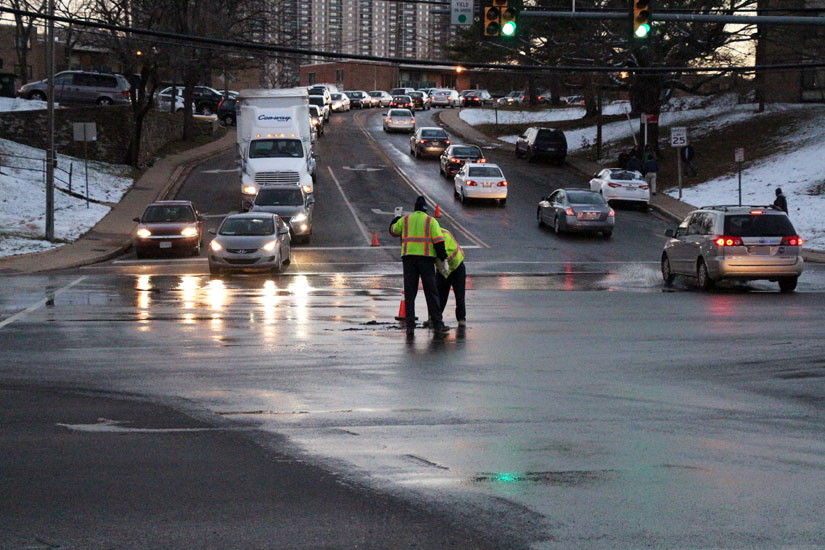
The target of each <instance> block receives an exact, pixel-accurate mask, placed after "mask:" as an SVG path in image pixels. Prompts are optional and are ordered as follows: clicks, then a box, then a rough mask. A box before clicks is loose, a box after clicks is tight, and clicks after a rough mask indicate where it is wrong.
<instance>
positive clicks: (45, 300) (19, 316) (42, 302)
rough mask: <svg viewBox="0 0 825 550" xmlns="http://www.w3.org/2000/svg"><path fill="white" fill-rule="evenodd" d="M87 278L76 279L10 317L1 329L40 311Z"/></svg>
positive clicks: (0, 326)
mask: <svg viewBox="0 0 825 550" xmlns="http://www.w3.org/2000/svg"><path fill="white" fill-rule="evenodd" d="M85 278H86V276H85V275H84V276H83V277H78V278H77V279H75V280H74V281H72V282H71V283H69V284H67V285H66V286H64V287H62V288H59V289H57V290H56V291H55V292H54V294H52V295H51V296H47V297H46V298H43V299H42V300H40V301H39V302H37V303H36V304H32V305H30V306H29V307H27V308H26V309H24V310H23V311H19V312H17V313H15V314H14V315H12V316H11V317H9V318H8V319H6V320H5V321H2V322H0V329H2V328H3V327H5V326H6V325H10V324H12V323H13V322H15V321H17V320H18V319H22V318H23V317H25V316H26V315H28V314H29V313H31V312H32V311H36V310H38V309H40V308H41V307H43V306H45V305H46V304H47V303H49V302H50V301H52V300H54V299H55V298H56V297H57V296H59V295H60V294H63V293H64V292H65V291H67V290H69V289H70V288H72V287H73V286H74V285H76V284H78V283H79V282H81V281H82V280H84V279H85Z"/></svg>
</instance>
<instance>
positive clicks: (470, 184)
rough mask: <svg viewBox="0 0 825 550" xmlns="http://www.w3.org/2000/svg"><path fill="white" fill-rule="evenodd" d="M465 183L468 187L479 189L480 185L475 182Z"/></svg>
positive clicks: (468, 181)
mask: <svg viewBox="0 0 825 550" xmlns="http://www.w3.org/2000/svg"><path fill="white" fill-rule="evenodd" d="M464 183H465V184H466V185H467V187H477V186H478V183H476V182H474V181H473V180H467V181H465V182H464Z"/></svg>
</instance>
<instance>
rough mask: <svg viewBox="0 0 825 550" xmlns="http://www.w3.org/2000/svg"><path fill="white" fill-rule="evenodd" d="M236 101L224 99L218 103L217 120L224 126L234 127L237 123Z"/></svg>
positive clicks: (228, 98)
mask: <svg viewBox="0 0 825 550" xmlns="http://www.w3.org/2000/svg"><path fill="white" fill-rule="evenodd" d="M237 109H238V100H237V99H234V98H231V97H225V98H223V99H221V102H220V103H218V120H220V121H221V122H223V123H224V124H225V125H226V126H234V125H235V124H237V123H238V113H237Z"/></svg>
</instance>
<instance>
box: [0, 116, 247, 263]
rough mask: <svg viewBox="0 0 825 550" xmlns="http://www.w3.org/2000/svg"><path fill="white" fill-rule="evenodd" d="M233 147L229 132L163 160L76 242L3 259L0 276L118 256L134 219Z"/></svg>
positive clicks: (125, 245) (129, 238)
mask: <svg viewBox="0 0 825 550" xmlns="http://www.w3.org/2000/svg"><path fill="white" fill-rule="evenodd" d="M234 145H235V132H234V131H230V132H227V134H226V135H225V136H224V137H222V138H221V139H219V140H217V141H213V142H212V143H208V144H206V145H203V146H201V147H196V148H194V149H189V150H188V151H184V152H182V153H177V154H174V155H169V156H168V157H164V158H162V159H160V160H159V161H158V162H156V163H155V164H154V165H153V166H152V167H151V168H149V169H148V170H147V171H146V172H145V173H144V174H143V176H141V177H140V179H138V180H137V181H135V183H134V185H132V188H131V189H130V190H129V191H128V192H127V193H126V195H124V197H123V199H122V200H121V201H120V202H119V203H118V204H116V205H115V206H113V207H112V209H111V210H110V211H109V213H108V214H106V216H104V217H103V219H102V220H100V221H99V222H98V223H97V225H95V226H94V227H93V228H92V229H91V230H90V231H89V232H87V233H86V234H85V235H83V236H82V237H81V238H79V239H78V240H77V241H75V242H73V243H70V244H66V245H63V246H61V247H59V248H55V249H52V250H48V251H45V252H38V253H33V254H21V255H19V256H9V257H7V258H0V274H14V273H37V272H40V271H50V270H56V269H69V268H73V267H78V266H81V265H89V264H94V263H97V262H102V261H105V260H108V259H109V258H112V257H114V256H117V255H118V254H120V253H121V252H123V251H124V250H125V249H126V248H128V247H129V245H131V243H132V232H133V231H134V229H135V227H136V226H137V224H136V223H135V222H134V221H132V218H135V217H137V216H140V215H141V214H142V213H143V210H144V208H146V205H147V204H149V203H151V202H153V201H156V200H160V199H162V198H163V197H164V196H165V195H166V194H167V193H168V192H169V191H170V190H171V189H173V188H174V187H175V185H177V184H178V183H180V182H182V181H183V180H184V178H186V176H187V175H188V174H189V172H190V171H191V170H192V168H194V167H195V166H196V165H197V164H199V163H200V162H202V161H204V160H206V159H208V158H210V157H213V156H216V155H219V154H221V153H224V152H225V151H228V150H230V149H232V147H234Z"/></svg>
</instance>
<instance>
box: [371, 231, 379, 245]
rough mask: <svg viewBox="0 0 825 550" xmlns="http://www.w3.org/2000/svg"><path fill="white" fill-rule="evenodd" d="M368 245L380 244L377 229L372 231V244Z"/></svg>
mask: <svg viewBox="0 0 825 550" xmlns="http://www.w3.org/2000/svg"><path fill="white" fill-rule="evenodd" d="M370 246H381V245H379V244H378V232H377V231H373V232H372V244H371V245H370Z"/></svg>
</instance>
